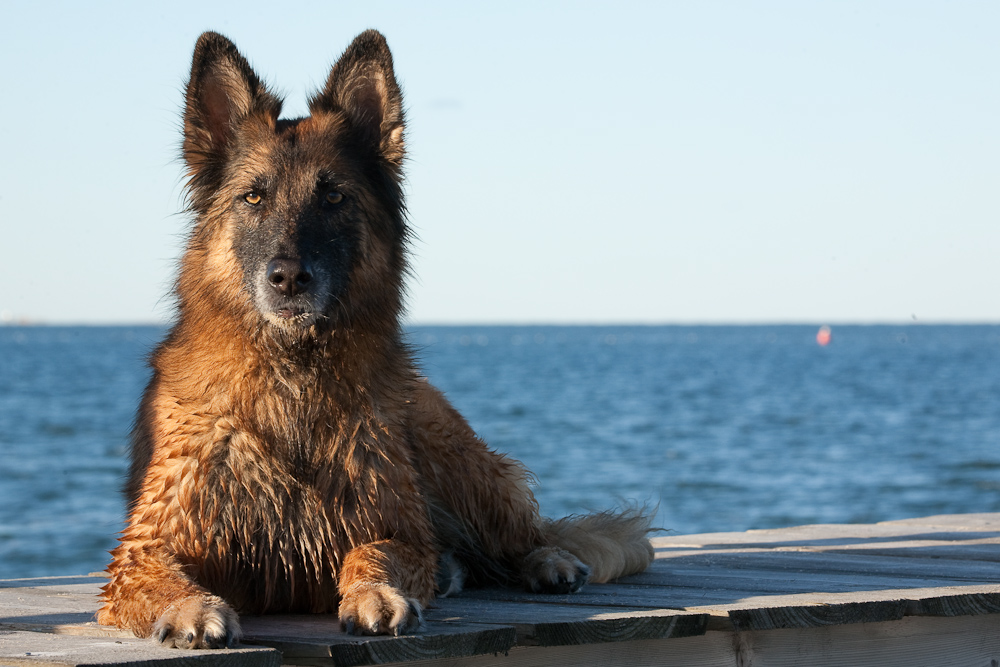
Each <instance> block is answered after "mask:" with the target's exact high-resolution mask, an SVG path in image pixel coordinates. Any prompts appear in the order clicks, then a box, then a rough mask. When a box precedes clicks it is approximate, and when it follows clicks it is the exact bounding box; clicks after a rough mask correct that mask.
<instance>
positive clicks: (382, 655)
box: [241, 615, 516, 667]
mask: <svg viewBox="0 0 1000 667" xmlns="http://www.w3.org/2000/svg"><path fill="white" fill-rule="evenodd" d="M241 623H242V626H243V642H244V643H247V644H259V645H263V646H270V647H272V648H275V649H278V650H279V651H281V653H282V654H283V655H284V659H285V661H286V663H289V664H292V663H294V664H300V665H338V666H342V667H348V666H354V665H381V664H384V663H389V662H406V661H413V660H428V659H432V658H433V659H436V658H460V657H466V656H472V655H480V654H484V653H490V654H492V653H502V652H505V651H508V650H510V649H511V647H513V646H514V644H515V642H516V633H515V631H514V628H513V627H510V626H493V625H485V624H461V623H425V627H424V628H423V629H422V631H421V632H420V633H419V634H413V635H406V636H403V637H358V636H355V635H349V634H347V633H346V632H343V631H342V630H340V623H339V621H338V620H337V617H336V616H332V615H309V616H303V615H275V616H256V617H253V616H248V617H244V618H243V619H242V621H241Z"/></svg>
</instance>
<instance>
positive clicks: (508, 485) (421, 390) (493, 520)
mask: <svg viewBox="0 0 1000 667" xmlns="http://www.w3.org/2000/svg"><path fill="white" fill-rule="evenodd" d="M412 405H413V417H412V420H413V425H414V435H415V438H414V441H415V446H416V448H417V452H418V453H417V457H418V460H419V461H420V465H421V475H422V477H423V480H424V484H425V485H426V486H427V488H428V491H429V493H431V494H432V495H433V496H434V497H435V498H436V499H437V501H438V502H440V503H441V504H442V505H444V508H445V511H446V512H448V513H449V514H450V515H452V516H454V517H455V518H457V520H458V522H459V523H460V524H461V526H460V527H459V528H458V532H459V533H466V534H468V535H469V536H471V537H470V538H468V541H469V542H471V544H466V545H465V548H466V549H469V548H472V549H474V550H475V551H477V552H478V555H477V557H476V558H475V561H476V562H470V563H467V565H469V566H471V567H472V568H473V569H477V568H478V569H479V570H480V572H479V576H480V578H481V579H483V580H486V581H489V580H500V581H504V580H506V581H511V580H514V581H517V580H520V583H523V584H524V586H525V587H527V588H528V589H529V590H532V591H536V592H542V591H544V592H552V593H565V592H572V591H576V590H578V589H579V588H580V587H581V586H583V585H584V584H585V583H586V582H587V579H588V577H589V575H590V570H589V568H588V567H587V566H586V565H584V564H583V563H582V562H580V560H579V559H578V558H577V557H576V556H574V555H573V554H572V553H570V552H569V551H566V550H564V549H561V548H559V547H558V546H557V545H556V543H553V542H551V541H550V540H549V539H548V537H549V535H548V532H547V531H545V530H544V528H545V525H546V523H545V521H544V520H543V519H542V518H541V517H540V516H539V514H538V504H537V503H536V502H535V498H534V495H533V494H532V493H531V489H530V488H529V487H528V481H529V473H528V472H527V471H526V470H525V469H524V467H523V466H522V465H521V464H520V463H518V462H517V461H514V460H513V459H509V458H507V457H505V456H503V455H500V454H497V453H496V452H494V451H492V450H490V449H489V447H487V446H486V444H485V443H484V442H483V441H482V440H480V439H479V438H478V437H476V434H475V433H474V432H473V430H472V428H471V427H470V426H469V425H468V423H467V422H466V421H465V419H464V418H463V417H462V416H461V415H460V414H459V413H458V412H457V411H456V410H455V409H454V408H453V407H452V406H451V405H450V404H449V403H448V401H447V399H446V398H445V397H444V396H443V395H442V394H441V392H439V391H438V390H437V389H435V388H434V387H433V386H431V385H430V384H429V383H427V382H424V381H420V382H418V383H417V385H416V389H415V392H414V401H413V404H412ZM444 546H445V547H448V546H451V545H444ZM472 574H473V577H474V578H475V577H476V573H475V572H473V573H472ZM511 583H513V582H511Z"/></svg>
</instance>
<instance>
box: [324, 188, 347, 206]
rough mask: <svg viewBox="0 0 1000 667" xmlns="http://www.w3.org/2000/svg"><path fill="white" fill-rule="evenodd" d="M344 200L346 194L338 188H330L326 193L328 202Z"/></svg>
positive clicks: (333, 202)
mask: <svg viewBox="0 0 1000 667" xmlns="http://www.w3.org/2000/svg"><path fill="white" fill-rule="evenodd" d="M342 201H344V195H342V194H341V193H339V192H337V191H336V190H330V191H329V192H327V193H326V203H327V204H339V203H340V202H342Z"/></svg>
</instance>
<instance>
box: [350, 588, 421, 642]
mask: <svg viewBox="0 0 1000 667" xmlns="http://www.w3.org/2000/svg"><path fill="white" fill-rule="evenodd" d="M421 623H423V615H422V609H421V607H420V603H419V602H417V601H416V600H414V599H412V598H406V597H404V596H403V595H402V594H401V593H400V592H399V591H398V590H396V589H395V588H393V587H392V586H390V585H388V584H379V583H371V582H361V583H357V584H355V585H353V586H351V587H350V588H349V589H348V590H347V591H346V592H345V593H344V594H343V596H342V597H341V600H340V626H341V627H342V628H343V629H344V630H346V631H347V632H348V633H350V634H352V635H396V636H397V637H398V636H399V635H405V634H410V633H411V632H415V631H416V630H418V629H419V628H420V624H421Z"/></svg>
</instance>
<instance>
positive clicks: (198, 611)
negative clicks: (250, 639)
mask: <svg viewBox="0 0 1000 667" xmlns="http://www.w3.org/2000/svg"><path fill="white" fill-rule="evenodd" d="M153 637H154V638H155V639H156V641H158V642H160V643H161V644H163V645H164V646H172V647H174V648H227V647H230V646H233V645H234V644H236V642H237V641H238V640H239V637H240V622H239V618H238V617H237V615H236V612H235V611H233V610H232V608H231V607H230V606H229V605H228V604H226V603H225V602H223V601H222V598H219V597H216V596H214V595H192V596H190V597H186V598H182V599H180V600H178V601H177V602H175V603H174V604H172V605H170V606H169V607H167V608H166V610H164V612H163V613H162V614H160V617H159V618H158V619H156V623H155V624H154V625H153Z"/></svg>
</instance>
